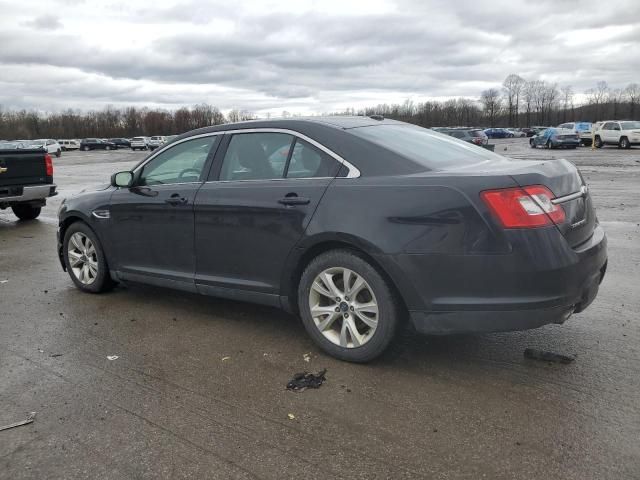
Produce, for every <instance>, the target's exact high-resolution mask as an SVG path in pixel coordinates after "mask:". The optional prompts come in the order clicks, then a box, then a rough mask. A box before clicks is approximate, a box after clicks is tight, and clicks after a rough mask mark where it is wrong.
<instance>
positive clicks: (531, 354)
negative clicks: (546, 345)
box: [524, 348, 576, 364]
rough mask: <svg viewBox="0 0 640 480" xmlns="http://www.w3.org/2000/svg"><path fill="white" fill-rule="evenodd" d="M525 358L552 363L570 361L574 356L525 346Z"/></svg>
mask: <svg viewBox="0 0 640 480" xmlns="http://www.w3.org/2000/svg"><path fill="white" fill-rule="evenodd" d="M524 356H525V358H531V359H533V360H542V361H543V362H554V363H565V364H567V363H571V362H573V361H574V360H575V359H576V358H575V357H572V356H569V355H562V354H560V353H554V352H547V351H545V350H538V349H537V348H526V349H525V351H524Z"/></svg>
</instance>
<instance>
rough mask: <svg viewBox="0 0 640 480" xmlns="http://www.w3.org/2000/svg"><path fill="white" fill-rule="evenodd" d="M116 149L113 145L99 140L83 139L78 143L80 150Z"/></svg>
mask: <svg viewBox="0 0 640 480" xmlns="http://www.w3.org/2000/svg"><path fill="white" fill-rule="evenodd" d="M116 148H118V147H117V146H116V144H115V143H113V142H110V141H109V142H107V141H105V140H102V139H100V138H85V139H84V140H82V141H81V142H80V150H84V151H85V152H86V151H89V150H115V149H116Z"/></svg>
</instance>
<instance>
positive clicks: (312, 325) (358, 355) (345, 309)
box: [298, 250, 402, 363]
mask: <svg viewBox="0 0 640 480" xmlns="http://www.w3.org/2000/svg"><path fill="white" fill-rule="evenodd" d="M345 270H346V271H347V272H349V273H348V278H349V283H350V286H351V288H353V287H355V285H356V283H358V282H360V279H361V280H363V281H364V285H362V286H361V288H360V289H359V290H358V292H357V293H356V298H350V297H349V296H348V295H347V293H348V290H347V289H345V288H344V279H345ZM327 276H329V277H330V278H331V279H332V282H333V286H334V287H335V289H332V288H331V287H330V286H329V284H328V283H325V281H324V280H320V281H319V278H326V277H327ZM313 285H317V286H318V288H313V289H312V286H313ZM323 289H324V290H323ZM321 291H324V292H325V293H320V292H321ZM327 293H328V294H329V295H326V294H327ZM331 295H336V297H333V296H331ZM338 298H339V299H340V300H341V301H340V302H337V299H338ZM310 304H315V305H316V306H317V309H318V311H319V312H320V313H319V314H318V315H317V316H316V319H315V320H314V316H313V314H312V311H311V306H310ZM358 304H360V305H364V304H367V307H363V310H362V311H361V313H360V314H357V313H354V308H357V305H358ZM298 306H299V310H300V316H301V318H302V323H303V324H304V327H305V329H306V330H307V332H308V333H309V335H310V336H311V338H312V339H313V341H314V342H315V343H316V344H317V345H318V346H319V347H320V348H321V349H322V350H324V351H325V352H327V353H328V354H329V355H331V356H333V357H336V358H338V359H340V360H345V361H348V362H357V363H363V362H368V361H371V360H373V359H374V358H376V357H378V356H380V355H381V354H382V353H383V352H384V351H385V350H386V349H387V347H388V346H389V344H390V343H391V341H392V340H393V339H394V337H395V335H396V332H397V330H398V326H399V324H400V323H401V318H402V309H401V308H400V302H399V301H398V299H397V297H396V295H395V293H394V291H393V289H392V287H391V286H390V285H389V284H388V282H387V280H386V279H385V278H384V277H383V276H382V275H381V274H380V273H379V272H378V271H377V270H376V269H375V268H374V267H373V266H372V265H371V264H370V263H369V262H368V261H367V260H365V259H364V258H363V257H361V256H360V255H358V253H356V252H354V251H350V250H330V251H328V252H325V253H323V254H321V255H319V256H317V257H316V258H314V259H313V260H312V261H311V262H310V263H309V265H307V267H306V268H305V270H304V272H303V273H302V277H301V278H300V282H299V287H298ZM323 308H324V310H326V314H325V313H323V312H322V310H323ZM372 308H374V309H375V312H374V311H373V310H372ZM335 309H339V310H338V311H336V310H335ZM336 314H337V315H336ZM324 315H326V316H324ZM334 315H335V316H334ZM363 317H364V318H366V319H367V322H369V323H365V322H363V321H362V320H361V319H362V318H363ZM330 319H331V320H330ZM374 320H375V321H374ZM327 321H329V322H330V323H329V326H327V327H326V328H325V329H324V330H322V331H321V330H320V328H319V327H318V326H317V323H320V324H322V323H323V322H327ZM372 325H375V327H373V326H372ZM353 328H355V330H356V333H355V335H354V334H353V333H352V332H353ZM341 344H344V345H341Z"/></svg>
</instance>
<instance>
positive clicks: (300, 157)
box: [286, 138, 340, 178]
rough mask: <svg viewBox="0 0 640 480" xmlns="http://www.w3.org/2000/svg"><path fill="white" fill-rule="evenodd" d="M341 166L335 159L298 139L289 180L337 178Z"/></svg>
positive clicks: (288, 172)
mask: <svg viewBox="0 0 640 480" xmlns="http://www.w3.org/2000/svg"><path fill="white" fill-rule="evenodd" d="M338 168H340V165H339V164H338V162H336V160H335V159H333V158H332V157H330V156H329V155H327V154H326V153H324V152H323V151H321V150H320V149H318V148H316V147H314V146H313V145H311V144H310V143H308V142H305V141H304V140H301V139H299V138H298V139H296V143H295V146H294V147H293V153H292V154H291V160H290V161H289V166H288V167H287V174H286V176H287V178H313V177H335V176H336V174H337V173H338Z"/></svg>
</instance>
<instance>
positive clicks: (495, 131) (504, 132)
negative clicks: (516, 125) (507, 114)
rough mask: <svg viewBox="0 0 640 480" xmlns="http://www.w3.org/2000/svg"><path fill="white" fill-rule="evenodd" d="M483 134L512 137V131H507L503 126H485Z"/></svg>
mask: <svg viewBox="0 0 640 480" xmlns="http://www.w3.org/2000/svg"><path fill="white" fill-rule="evenodd" d="M484 134H485V135H486V136H487V137H488V138H511V137H513V133H511V132H509V131H508V130H506V129H504V128H487V129H486V130H485V131H484Z"/></svg>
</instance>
